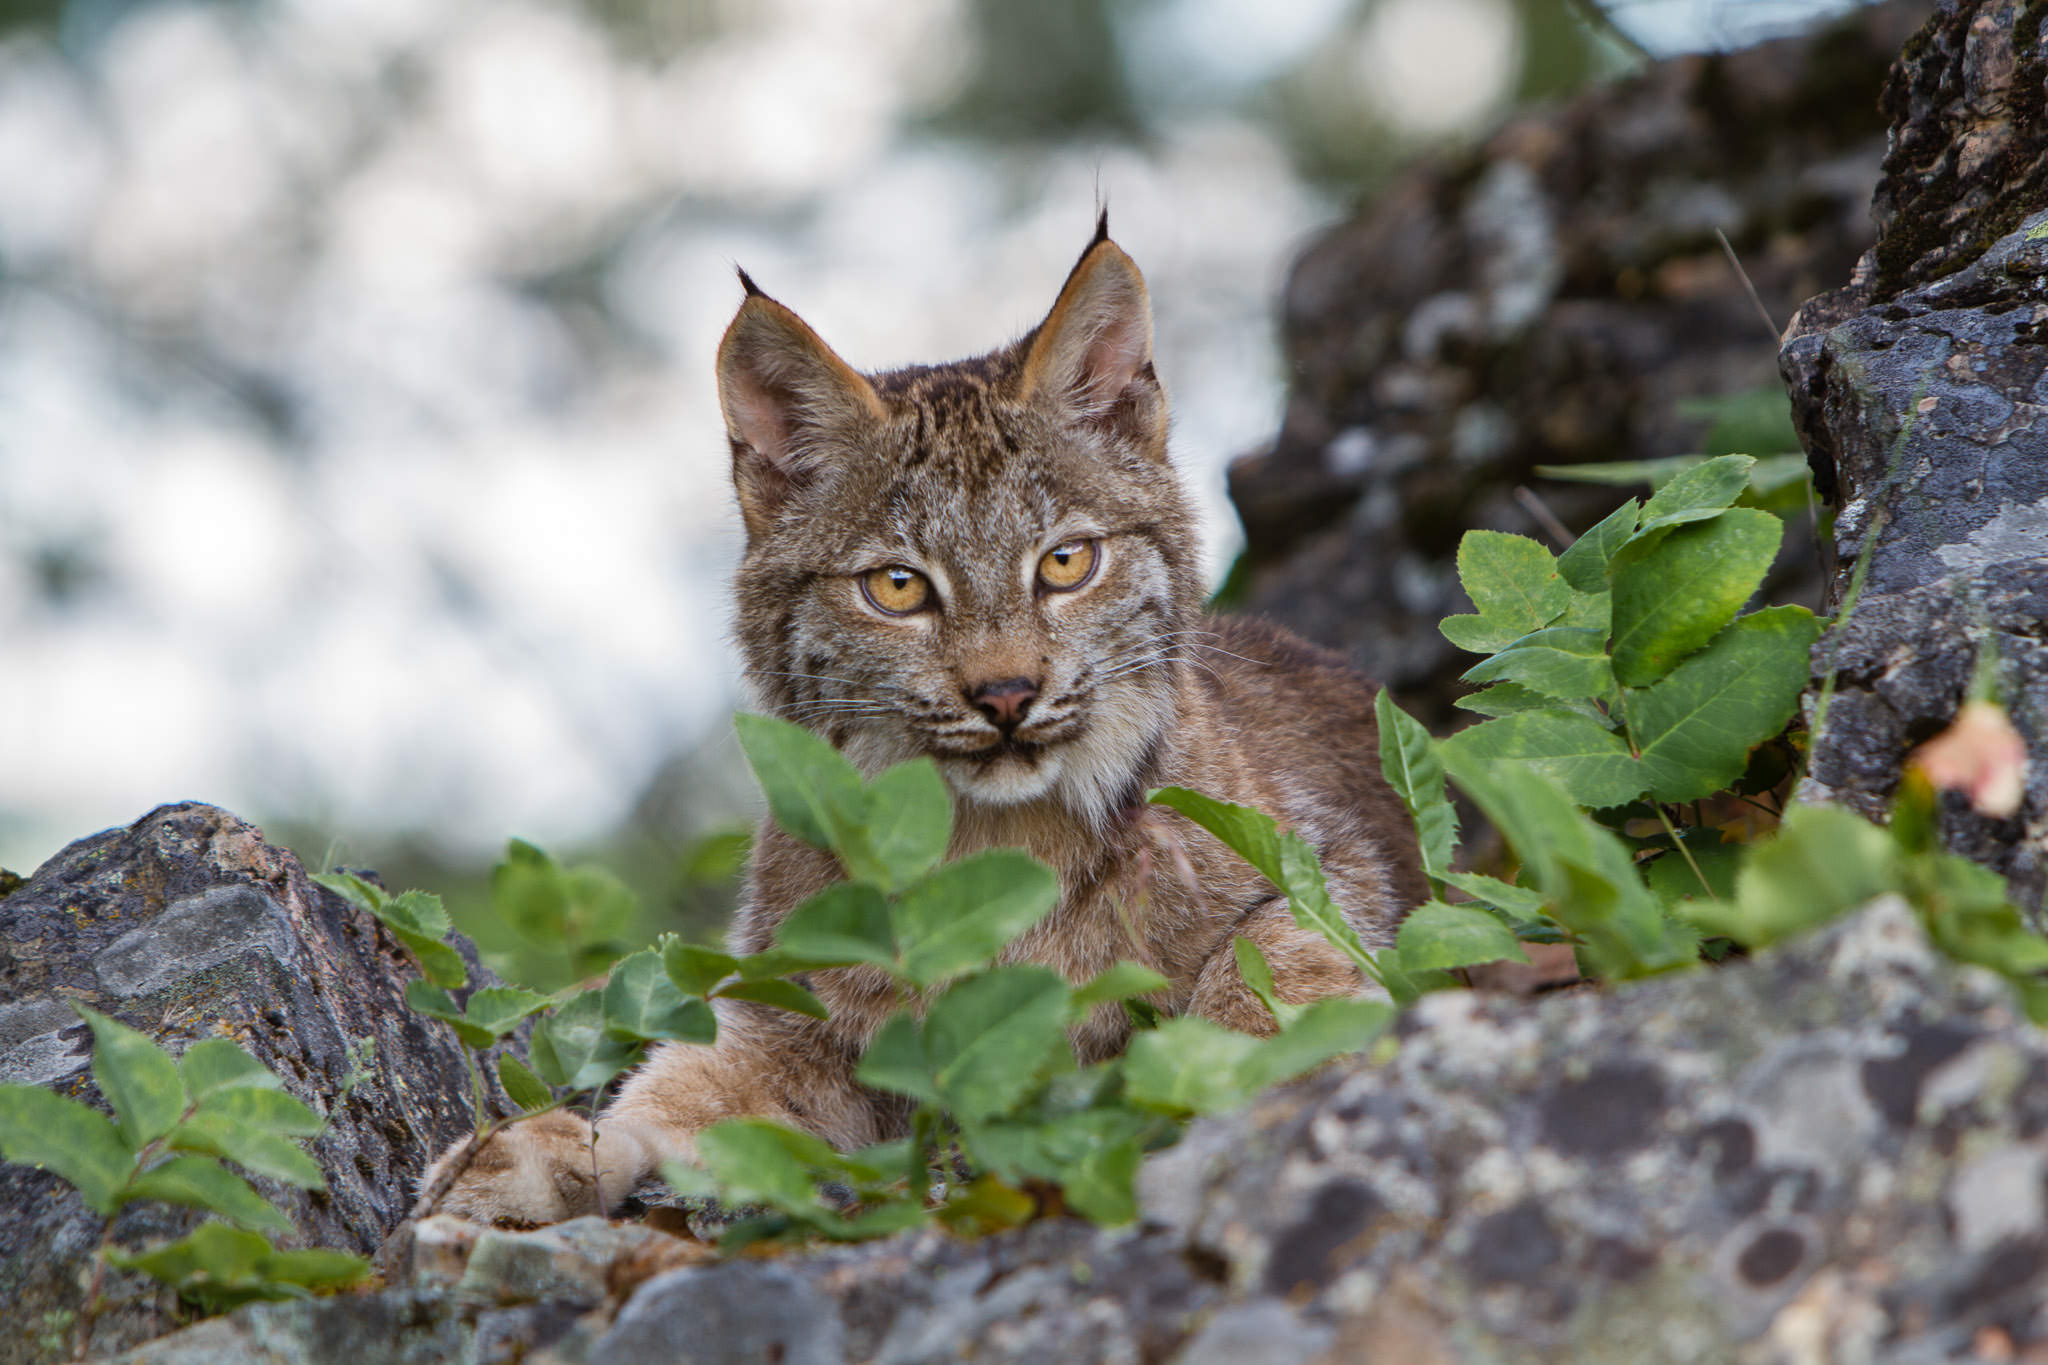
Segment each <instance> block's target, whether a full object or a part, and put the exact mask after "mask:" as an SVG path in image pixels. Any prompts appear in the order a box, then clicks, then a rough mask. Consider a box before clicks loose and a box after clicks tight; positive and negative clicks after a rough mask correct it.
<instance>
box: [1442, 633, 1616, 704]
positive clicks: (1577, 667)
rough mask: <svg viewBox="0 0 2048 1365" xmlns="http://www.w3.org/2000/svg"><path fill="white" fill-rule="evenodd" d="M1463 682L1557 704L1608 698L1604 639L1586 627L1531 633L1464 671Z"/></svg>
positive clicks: (1610, 684) (1610, 677) (1610, 676)
mask: <svg viewBox="0 0 2048 1365" xmlns="http://www.w3.org/2000/svg"><path fill="white" fill-rule="evenodd" d="M1463 681H1465V682H1469V683H1484V682H1515V683H1520V684H1521V685H1522V686H1524V687H1527V688H1530V689H1532V690H1534V691H1537V692H1541V693H1543V694H1544V695H1545V696H1547V697H1557V698H1560V699H1563V700H1574V699H1577V698H1581V697H1597V698H1607V697H1612V696H1613V695H1614V670H1613V669H1612V668H1611V667H1610V666H1609V664H1608V662H1607V633H1606V632H1605V631H1603V630H1598V629H1595V628H1593V627H1589V626H1580V627H1572V626H1553V627H1551V628H1549V629H1547V630H1539V631H1535V632H1533V633H1531V634H1528V635H1525V636H1523V637H1522V638H1521V639H1519V640H1517V641H1515V642H1514V643H1513V644H1511V645H1509V646H1508V647H1507V648H1506V649H1504V650H1502V651H1501V652H1500V653H1498V654H1496V655H1494V656H1493V657H1492V658H1490V659H1482V660H1480V661H1479V662H1478V663H1476V664H1474V665H1473V666H1472V667H1470V668H1468V669H1466V670H1465V673H1464V675H1463Z"/></svg>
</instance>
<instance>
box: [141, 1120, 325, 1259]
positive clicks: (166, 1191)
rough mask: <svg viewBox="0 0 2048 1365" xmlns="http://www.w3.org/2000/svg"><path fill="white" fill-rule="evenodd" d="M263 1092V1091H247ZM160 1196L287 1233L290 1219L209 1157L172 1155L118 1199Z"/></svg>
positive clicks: (240, 1224) (249, 1225)
mask: <svg viewBox="0 0 2048 1365" xmlns="http://www.w3.org/2000/svg"><path fill="white" fill-rule="evenodd" d="M248 1093H250V1094H263V1093H265V1092H263V1091H250V1092H248ZM137 1199H161V1200H162V1201H163V1202H164V1203H166V1204H182V1205H184V1206H186V1207H188V1208H195V1209H205V1210H207V1211H208V1212H210V1213H217V1214H219V1215H220V1216H221V1217H223V1218H225V1219H227V1220H228V1221H229V1222H231V1223H233V1224H235V1225H236V1226H237V1227H244V1228H253V1229H258V1230H262V1229H268V1230H270V1231H271V1232H278V1233H289V1232H290V1231H291V1230H292V1220H291V1219H289V1218H287V1217H285V1215H284V1213H283V1211H282V1210H280V1209H279V1208H278V1207H277V1206H276V1205H275V1204H272V1203H271V1202H270V1201H269V1200H268V1199H265V1198H264V1197H263V1196H262V1195H260V1194H258V1193H256V1191H255V1190H254V1189H252V1188H251V1187H250V1185H249V1182H248V1181H246V1180H244V1179H242V1177H240V1176H238V1175H235V1174H234V1173H233V1172H231V1171H229V1170H227V1169H226V1168H225V1167H223V1166H222V1165H221V1164H220V1163H219V1162H217V1161H215V1160H214V1159H213V1158H212V1157H205V1156H195V1155H190V1154H187V1155H183V1156H174V1157H172V1158H171V1159H170V1160H168V1161H166V1162H164V1163H163V1164H162V1165H159V1166H153V1167H151V1168H150V1169H149V1170H147V1171H144V1172H143V1173H142V1174H141V1175H139V1176H137V1177H136V1178H135V1179H134V1180H133V1181H131V1182H130V1183H129V1185H128V1188H127V1189H126V1190H124V1191H123V1192H122V1193H121V1202H122V1203H124V1204H126V1203H132V1202H133V1201H135V1200H137Z"/></svg>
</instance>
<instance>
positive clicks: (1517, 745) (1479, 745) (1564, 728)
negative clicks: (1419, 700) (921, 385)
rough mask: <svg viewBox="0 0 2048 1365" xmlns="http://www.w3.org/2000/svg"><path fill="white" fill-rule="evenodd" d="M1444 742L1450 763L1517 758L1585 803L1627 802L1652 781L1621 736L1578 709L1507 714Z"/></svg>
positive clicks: (1490, 762) (1495, 762)
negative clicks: (1580, 712)
mask: <svg viewBox="0 0 2048 1365" xmlns="http://www.w3.org/2000/svg"><path fill="white" fill-rule="evenodd" d="M1441 748H1442V752H1443V755H1444V760H1445V762H1446V763H1447V764H1451V763H1458V762H1462V763H1464V764H1465V765H1467V766H1468V767H1485V766H1489V765H1499V764H1515V765H1518V766H1524V767H1527V768H1529V769H1531V770H1533V771H1535V772H1539V773H1541V774H1543V776H1544V777H1546V778H1548V779H1549V780H1550V781H1552V782H1555V783H1557V784H1558V785H1559V786H1560V787H1562V788H1563V789H1564V794H1565V797H1566V798H1567V799H1568V801H1569V803H1571V804H1576V805H1580V806H1592V807H1595V808H1598V807H1602V806H1619V805H1623V804H1625V803H1626V802H1629V801H1633V800H1634V799H1635V798H1636V797H1638V796H1640V795H1642V793H1643V789H1644V787H1645V786H1647V785H1648V782H1649V777H1648V775H1647V774H1645V773H1644V771H1643V766H1642V764H1640V763H1638V762H1637V761H1636V759H1635V757H1634V756H1633V755H1632V754H1630V753H1629V751H1628V745H1627V744H1626V743H1625V742H1624V741H1623V740H1622V738H1621V736H1619V735H1617V734H1614V733H1613V732H1611V731H1609V730H1608V729H1607V728H1606V727H1605V726H1603V725H1601V724H1600V722H1598V721H1596V720H1593V719H1591V718H1590V717H1587V716H1582V715H1579V714H1577V713H1576V712H1568V711H1524V712H1521V713H1518V714H1516V715H1512V716H1503V717H1501V718H1500V719H1499V720H1489V721H1486V722H1485V723H1483V724H1480V725H1475V726H1473V727H1471V728H1470V729H1468V730H1460V731H1459V732H1458V733H1457V734H1455V735H1452V736H1451V737H1450V738H1449V739H1447V740H1445V741H1444V742H1443V744H1442V746H1441Z"/></svg>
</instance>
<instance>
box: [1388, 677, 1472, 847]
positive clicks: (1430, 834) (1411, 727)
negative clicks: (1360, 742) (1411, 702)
mask: <svg viewBox="0 0 2048 1365" xmlns="http://www.w3.org/2000/svg"><path fill="white" fill-rule="evenodd" d="M1372 706H1373V715H1374V716H1375V717H1376V718H1377V720H1378V723H1379V733H1380V771H1381V773H1383V774H1384V775H1385V776H1386V779H1387V783H1388V785H1390V786H1391V787H1393V789H1394V792H1395V794H1396V795H1398V796H1399V797H1400V798H1401V804H1403V805H1404V806H1406V807H1407V808H1408V814H1409V815H1410V816H1412V817H1413V818H1414V820H1415V832H1416V835H1417V837H1418V838H1419V839H1420V841H1421V845H1422V868H1423V871H1425V872H1427V873H1428V874H1429V875H1430V876H1432V877H1437V876H1441V875H1443V872H1444V870H1445V869H1446V868H1448V867H1450V865H1451V852H1452V850H1453V849H1454V848H1455V847H1456V846H1457V842H1458V816H1457V813H1456V812H1455V811H1453V810H1452V809H1451V803H1450V800H1449V799H1448V798H1447V797H1446V796H1445V795H1444V765H1443V760H1442V759H1440V758H1439V757H1437V752H1436V741H1434V740H1433V739H1431V738H1430V736H1429V731H1428V730H1426V729H1424V728H1423V727H1422V724H1421V722H1420V721H1417V720H1416V719H1415V718H1414V717H1413V716H1410V715H1409V714H1408V713H1407V712H1406V711H1403V710H1402V709H1401V708H1400V707H1398V706H1396V705H1395V704H1394V699H1393V697H1391V696H1390V695H1388V693H1387V690H1386V689H1385V688H1381V689H1380V692H1379V695H1378V696H1377V697H1375V698H1373V704H1372Z"/></svg>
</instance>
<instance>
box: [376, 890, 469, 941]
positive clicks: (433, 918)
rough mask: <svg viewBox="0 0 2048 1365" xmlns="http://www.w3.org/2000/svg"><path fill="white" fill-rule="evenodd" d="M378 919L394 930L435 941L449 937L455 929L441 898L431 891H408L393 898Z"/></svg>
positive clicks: (380, 912) (379, 913)
mask: <svg viewBox="0 0 2048 1365" xmlns="http://www.w3.org/2000/svg"><path fill="white" fill-rule="evenodd" d="M378 918H380V919H382V920H383V921H384V922H385V923H386V924H389V925H391V926H392V927H394V928H405V929H409V930H411V931H412V932H413V933H415V934H424V935H426V936H427V937H429V938H434V939H439V938H445V937H447V935H448V930H449V929H450V928H452V927H453V926H452V924H451V923H450V921H449V919H448V911H447V909H446V908H445V907H443V906H442V904H441V898H440V897H439V896H437V895H435V894H434V893H433V892H431V891H407V892H405V893H403V894H401V895H398V896H394V897H392V898H391V900H390V901H389V902H388V903H387V904H386V905H385V906H384V908H383V909H382V910H381V911H379V912H378Z"/></svg>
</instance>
